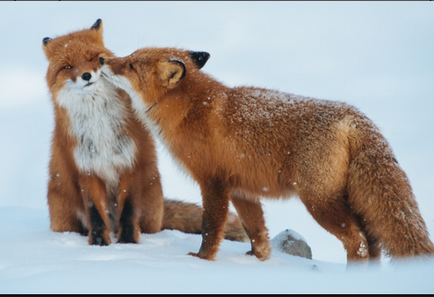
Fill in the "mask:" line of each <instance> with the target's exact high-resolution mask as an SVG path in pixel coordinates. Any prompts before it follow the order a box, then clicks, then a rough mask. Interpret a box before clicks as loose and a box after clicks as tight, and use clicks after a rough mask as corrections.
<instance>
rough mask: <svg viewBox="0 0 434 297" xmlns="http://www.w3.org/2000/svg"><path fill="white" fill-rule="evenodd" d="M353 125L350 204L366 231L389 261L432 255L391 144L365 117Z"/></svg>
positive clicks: (409, 188) (413, 198)
mask: <svg viewBox="0 0 434 297" xmlns="http://www.w3.org/2000/svg"><path fill="white" fill-rule="evenodd" d="M353 127H354V128H355V129H354V130H353V133H351V134H352V135H351V136H350V153H351V161H350V173H349V177H348V185H347V189H348V194H349V201H348V202H349V203H350V205H351V207H352V208H353V210H354V211H355V212H356V213H357V214H358V215H360V217H361V218H362V224H364V225H365V232H367V235H368V236H369V237H370V238H372V239H374V241H377V242H378V244H379V246H380V248H381V249H382V250H383V252H384V253H385V255H387V256H391V257H392V258H404V257H410V256H419V255H427V254H434V245H433V243H432V242H431V241H430V238H429V233H428V230H427V227H426V225H425V222H424V220H423V218H422V216H421V214H420V212H419V208H418V205H417V202H416V200H415V197H414V195H413V191H412V188H411V186H410V183H409V181H408V179H407V176H406V174H405V172H404V171H403V170H402V169H401V167H400V166H399V165H398V161H397V160H396V158H395V157H394V155H393V152H392V150H391V148H390V146H389V144H388V143H387V141H386V140H385V139H384V137H383V136H382V135H381V134H380V132H379V131H378V129H377V128H376V127H375V126H374V125H373V124H372V123H371V122H370V121H369V120H367V119H363V121H362V122H358V123H355V124H354V125H353Z"/></svg>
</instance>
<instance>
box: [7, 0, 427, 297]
mask: <svg viewBox="0 0 434 297" xmlns="http://www.w3.org/2000/svg"><path fill="white" fill-rule="evenodd" d="M98 18H101V19H102V20H103V23H104V32H105V33H104V36H105V42H106V46H107V47H108V48H109V49H111V50H112V51H113V52H114V53H115V54H117V55H118V56H124V55H128V54H129V53H131V52H132V51H134V50H135V49H137V48H140V47H144V46H178V47H183V48H188V49H191V50H197V51H207V52H209V53H210V54H211V59H210V60H209V61H208V63H207V64H206V65H205V67H204V68H203V71H205V72H207V73H209V74H211V75H213V76H214V77H215V78H217V79H219V80H220V81H222V82H224V83H226V84H227V85H230V86H235V85H240V84H244V85H254V86H260V87H266V88H273V89H278V90H280V91H286V92H291V93H295V94H300V95H307V96H313V97H317V98H325V99H334V100H341V101H346V102H348V103H350V104H353V105H355V106H357V107H358V108H359V109H360V110H361V111H363V112H364V113H365V114H367V115H368V116H369V117H370V118H371V119H373V120H374V122H375V123H376V124H377V125H378V126H379V127H380V128H381V129H382V131H383V134H384V135H385V136H386V138H387V139H388V141H389V143H390V144H391V145H392V148H393V150H394V152H395V154H396V156H397V159H398V161H399V163H400V164H401V167H402V168H403V169H404V170H405V171H406V173H407V175H408V177H409V179H410V182H411V184H412V186H413V189H414V192H415V195H416V198H417V201H418V203H419V207H420V210H421V213H422V216H423V217H424V219H425V221H426V224H427V226H428V229H429V231H430V233H431V239H432V240H434V237H433V235H434V199H433V196H434V195H433V194H434V190H433V184H434V172H433V171H432V168H434V157H433V154H432V148H433V146H434V116H433V114H434V58H433V57H434V56H433V55H432V49H433V48H434V27H433V26H432V20H433V19H434V6H433V4H432V2H429V1H427V2H270V1H264V2H244V1H243V2H234V1H228V2H196V1H193V2H73V3H69V2H26V3H21V2H1V3H0V41H1V42H0V44H1V46H0V136H1V140H2V141H1V144H0V224H1V226H2V228H0V293H76V292H77V293H78V292H83V293H92V292H94V293H326V292H329V293H340V292H342V293H343V292H347V293H363V292H367V293H434V282H433V281H432V273H433V271H434V259H433V260H430V261H424V262H423V263H419V262H413V263H406V264H399V265H392V264H391V263H390V262H389V260H388V259H383V260H382V265H381V267H374V268H369V269H363V270H361V269H357V268H356V269H352V270H347V269H346V255H345V251H344V249H343V248H342V244H341V243H340V241H338V240H337V239H336V238H334V237H333V236H332V235H330V234H328V233H327V232H326V231H324V230H323V229H322V228H321V227H319V226H318V225H317V224H316V222H315V221H314V220H313V219H312V218H311V217H310V216H309V215H308V214H307V212H306V210H305V208H304V206H303V205H302V204H301V202H299V201H298V200H297V199H296V198H294V199H292V200H289V201H273V202H269V201H264V209H265V212H266V221H267V226H268V228H269V230H270V236H271V237H275V236H276V235H277V234H279V233H280V232H281V231H283V230H285V229H292V230H295V231H296V232H298V233H299V234H301V235H302V237H303V238H304V239H306V241H307V243H308V244H309V245H310V247H311V249H312V256H313V259H312V260H308V259H305V258H300V257H296V256H291V255H288V254H284V253H281V252H279V251H277V250H274V251H273V253H272V256H271V258H270V259H269V260H267V261H264V262H260V261H258V260H257V259H256V258H254V257H250V256H246V255H245V252H246V251H247V250H248V249H249V247H250V246H249V244H247V243H238V242H231V241H224V242H223V243H222V245H221V247H220V252H219V254H218V256H217V260H216V261H214V262H209V261H204V260H200V259H197V258H194V257H191V256H188V255H187V253H188V252H196V251H197V250H198V248H199V246H200V242H201V237H200V236H199V235H190V234H183V233H180V232H178V231H162V232H160V233H158V234H154V235H142V236H141V242H140V244H137V245H130V244H128V245H126V244H112V245H110V246H107V247H95V246H89V245H87V239H86V237H82V236H80V235H78V234H73V233H54V232H51V231H50V229H49V216H48V209H47V204H46V184H47V176H48V175H47V173H48V167H47V165H48V160H49V145H50V137H51V130H52V128H53V118H52V116H53V115H52V110H51V102H50V99H49V94H48V89H47V87H46V84H45V78H44V76H45V73H46V68H47V62H46V60H45V57H44V54H43V52H42V39H43V38H44V37H47V36H49V37H55V36H57V35H62V34H65V33H67V32H69V31H73V30H77V29H81V28H85V27H90V26H91V25H92V24H93V23H94V22H95V21H96V19H98ZM158 150H159V167H160V170H161V174H162V181H163V190H164V193H165V196H166V197H170V198H176V199H181V200H184V201H189V202H196V203H200V201H201V198H200V192H199V189H198V187H197V185H196V184H195V183H194V182H193V181H192V180H191V179H190V178H188V177H187V176H185V175H184V174H183V173H181V172H180V171H179V170H178V167H177V166H175V165H174V163H173V162H172V160H171V159H170V155H169V154H168V153H167V152H166V151H165V150H164V148H162V147H161V146H159V147H158Z"/></svg>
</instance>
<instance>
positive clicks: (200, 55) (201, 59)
mask: <svg viewBox="0 0 434 297" xmlns="http://www.w3.org/2000/svg"><path fill="white" fill-rule="evenodd" d="M190 57H191V58H192V59H193V61H194V62H195V63H196V65H197V66H198V67H199V69H201V68H202V67H203V66H204V65H205V63H206V61H208V59H209V57H210V54H209V53H207V52H194V51H190Z"/></svg>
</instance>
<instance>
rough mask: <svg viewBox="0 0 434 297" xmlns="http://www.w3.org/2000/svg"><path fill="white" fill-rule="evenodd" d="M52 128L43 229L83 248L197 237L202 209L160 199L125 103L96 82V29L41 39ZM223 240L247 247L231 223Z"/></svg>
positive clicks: (150, 160) (99, 44)
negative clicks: (151, 237) (76, 237)
mask: <svg viewBox="0 0 434 297" xmlns="http://www.w3.org/2000/svg"><path fill="white" fill-rule="evenodd" d="M43 50H44V52H45V55H46V57H47V59H48V61H49V67H48V71H47V75H46V80H47V84H48V87H49V89H50V92H51V95H52V101H53V107H54V116H55V127H54V131H53V136H52V144H51V160H50V164H49V174H50V178H49V182H48V195H47V196H48V197H47V198H48V206H49V212H50V220H51V229H52V230H54V231H58V232H64V231H74V232H79V233H82V234H86V233H87V234H88V237H89V244H92V245H108V244H110V243H111V238H110V233H111V232H113V233H114V234H115V235H116V239H117V242H120V243H138V242H139V236H140V232H143V233H155V232H158V231H161V230H162V229H178V230H180V231H183V232H188V233H199V234H200V232H201V219H202V218H201V216H202V208H201V207H199V206H197V205H195V204H192V203H184V202H180V201H174V200H167V199H164V198H163V193H162V187H161V183H160V174H159V171H158V168H157V155H156V149H155V143H154V140H153V138H152V137H151V134H150V133H149V131H148V130H147V129H146V127H145V126H143V125H142V124H141V123H140V122H139V121H138V120H137V119H136V118H135V116H134V112H133V110H132V108H131V99H130V98H129V97H128V95H127V94H126V93H125V92H124V91H123V90H120V89H118V88H116V87H114V86H113V85H112V84H109V83H108V82H107V81H106V80H105V79H104V78H102V77H101V75H100V74H101V72H100V67H101V66H100V63H99V58H100V57H113V56H114V55H113V53H112V52H110V51H109V50H108V49H106V48H105V47H104V43H103V38H102V22H101V20H97V22H96V23H95V24H94V25H93V26H92V27H91V28H90V29H85V30H81V31H77V32H72V33H70V34H67V35H64V36H60V37H57V38H54V39H51V38H44V39H43ZM226 227H227V228H226V229H227V230H226V231H227V233H226V238H228V239H231V240H238V241H247V240H248V238H247V235H246V233H245V231H244V229H243V227H242V225H241V222H240V220H239V218H238V217H237V216H236V215H233V216H232V217H231V220H229V221H228V223H227V225H226Z"/></svg>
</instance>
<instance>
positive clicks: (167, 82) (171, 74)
mask: <svg viewBox="0 0 434 297" xmlns="http://www.w3.org/2000/svg"><path fill="white" fill-rule="evenodd" d="M185 72H186V69H185V65H184V63H182V62H181V61H178V60H170V61H167V62H164V63H161V64H160V73H159V75H160V80H161V82H162V84H163V86H164V87H167V88H169V89H172V88H174V87H175V85H176V84H177V83H178V82H179V81H180V80H181V79H183V78H184V77H185Z"/></svg>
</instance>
